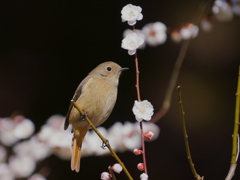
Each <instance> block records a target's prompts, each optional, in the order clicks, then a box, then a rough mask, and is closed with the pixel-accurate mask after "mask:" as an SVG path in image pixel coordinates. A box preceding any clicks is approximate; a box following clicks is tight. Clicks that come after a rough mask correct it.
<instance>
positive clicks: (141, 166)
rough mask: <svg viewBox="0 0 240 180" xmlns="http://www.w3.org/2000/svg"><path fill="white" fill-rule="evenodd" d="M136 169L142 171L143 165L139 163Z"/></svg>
mask: <svg viewBox="0 0 240 180" xmlns="http://www.w3.org/2000/svg"><path fill="white" fill-rule="evenodd" d="M137 168H138V170H139V171H144V164H143V163H139V164H138V165H137Z"/></svg>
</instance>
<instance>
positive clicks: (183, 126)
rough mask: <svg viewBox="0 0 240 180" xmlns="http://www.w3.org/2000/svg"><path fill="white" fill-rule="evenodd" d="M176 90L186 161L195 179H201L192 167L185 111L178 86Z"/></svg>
mask: <svg viewBox="0 0 240 180" xmlns="http://www.w3.org/2000/svg"><path fill="white" fill-rule="evenodd" d="M177 91H178V99H179V107H180V112H181V118H182V130H183V134H184V142H185V148H186V152H187V158H188V162H189V165H190V168H191V170H192V173H193V176H194V177H195V179H196V180H203V177H201V176H199V175H198V173H197V171H196V169H195V167H194V164H193V161H192V156H191V152H190V147H189V142H188V135H187V128H186V123H185V112H184V110H183V103H182V95H181V89H180V86H178V87H177Z"/></svg>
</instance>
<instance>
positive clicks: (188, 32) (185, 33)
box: [180, 23, 199, 40]
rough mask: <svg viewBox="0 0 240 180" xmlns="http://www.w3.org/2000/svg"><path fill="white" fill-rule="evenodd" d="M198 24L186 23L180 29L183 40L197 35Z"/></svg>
mask: <svg viewBox="0 0 240 180" xmlns="http://www.w3.org/2000/svg"><path fill="white" fill-rule="evenodd" d="M198 31H199V29H198V26H196V25H194V24H191V23H188V24H186V25H184V26H183V27H182V28H181V29H180V35H181V37H182V39H183V40H188V39H191V38H195V37H196V36H197V35H198Z"/></svg>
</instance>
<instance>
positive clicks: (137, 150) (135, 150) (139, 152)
mask: <svg viewBox="0 0 240 180" xmlns="http://www.w3.org/2000/svg"><path fill="white" fill-rule="evenodd" d="M133 153H134V154H135V155H140V154H142V150H140V149H138V148H135V149H134V150H133Z"/></svg>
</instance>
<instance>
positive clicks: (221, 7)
mask: <svg viewBox="0 0 240 180" xmlns="http://www.w3.org/2000/svg"><path fill="white" fill-rule="evenodd" d="M212 12H213V14H214V16H215V17H216V19H217V20H219V21H222V22H225V21H231V20H232V19H233V11H232V8H231V5H230V4H229V3H228V2H227V1H225V0H216V1H215V2H214V5H213V7H212Z"/></svg>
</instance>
